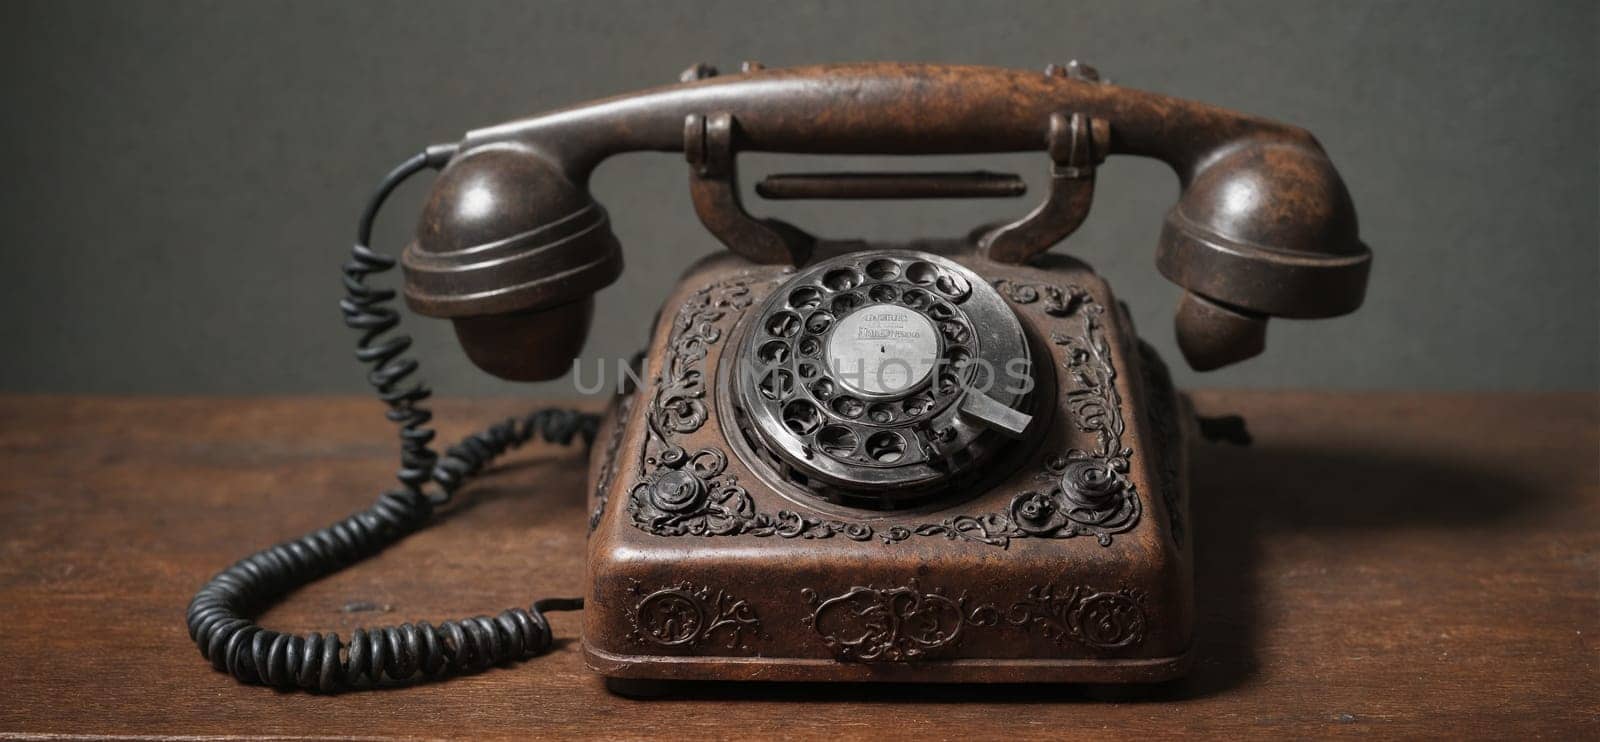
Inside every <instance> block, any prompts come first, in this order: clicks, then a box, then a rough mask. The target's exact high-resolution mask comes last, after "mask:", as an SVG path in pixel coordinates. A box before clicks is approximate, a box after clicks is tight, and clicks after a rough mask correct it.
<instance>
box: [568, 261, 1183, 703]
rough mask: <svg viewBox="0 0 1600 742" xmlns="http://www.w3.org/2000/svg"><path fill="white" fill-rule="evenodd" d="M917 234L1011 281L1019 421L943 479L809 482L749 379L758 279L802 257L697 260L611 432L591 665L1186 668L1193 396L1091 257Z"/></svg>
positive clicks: (959, 674)
mask: <svg viewBox="0 0 1600 742" xmlns="http://www.w3.org/2000/svg"><path fill="white" fill-rule="evenodd" d="M850 247H853V248H854V250H855V251H857V252H859V251H861V250H862V246H860V245H853V246H850ZM869 249H870V246H869ZM911 249H913V250H916V251H918V252H917V253H916V255H927V254H939V255H941V256H949V258H950V259H951V260H953V261H956V262H958V263H959V264H960V265H961V266H963V267H964V268H965V269H967V270H970V271H971V272H972V274H973V279H972V285H973V286H974V287H975V288H974V294H976V293H977V291H978V289H977V288H976V287H978V286H980V285H987V286H992V287H995V289H994V290H995V292H996V293H997V296H996V297H995V298H996V299H997V300H1003V301H1005V302H1006V306H1007V307H1008V309H1007V311H1008V312H1011V313H1014V315H1015V316H1016V318H1017V320H1018V321H1019V322H1020V325H1021V328H1020V329H1021V335H1022V336H1023V337H1024V338H1025V342H1026V344H1027V346H1028V351H1027V353H1028V355H1029V357H1030V358H1032V359H1035V361H1036V362H1035V363H1034V364H1033V366H1032V368H1033V369H1034V376H1035V378H1036V379H1037V388H1036V389H1035V391H1034V392H1033V394H1034V397H1033V399H1034V402H1033V403H1032V405H1031V406H1029V407H1027V408H1026V409H1027V410H1028V411H1029V412H1028V414H1030V415H1031V416H1032V421H1031V423H1029V425H1028V428H1027V431H1026V434H1025V435H1023V436H1022V437H1020V438H1018V439H1014V440H1011V441H1009V442H1007V443H1006V445H1004V446H1002V447H999V448H998V449H997V450H995V451H994V452H993V455H992V456H991V457H990V458H989V459H987V460H985V461H984V462H983V463H982V464H981V465H979V466H975V467H972V468H970V469H969V472H970V474H969V475H968V476H969V477H970V478H968V479H963V480H962V481H961V483H960V484H959V485H955V486H952V487H949V488H947V489H946V490H945V491H944V493H943V494H942V495H940V496H938V497H936V498H934V499H932V500H922V501H913V502H910V503H909V504H905V503H902V502H895V503H893V506H892V507H887V508H878V509H873V508H866V507H852V506H846V505H844V504H839V503H834V502H830V501H828V500H827V499H826V498H824V497H820V496H818V495H817V494H816V493H814V492H812V491H807V490H805V489H803V488H802V486H801V485H800V484H799V483H797V482H795V481H793V480H791V479H786V478H785V477H784V476H781V475H780V473H779V470H778V469H777V468H776V467H774V466H773V465H772V464H771V463H770V462H771V461H772V459H771V458H767V457H764V456H763V455H762V453H761V451H760V446H761V445H762V443H761V441H760V440H759V439H758V438H757V437H756V436H755V435H753V434H752V433H751V427H752V426H751V425H750V424H748V423H746V422H745V421H744V419H743V418H741V408H740V406H739V405H740V402H741V400H740V399H739V398H736V395H735V393H734V390H735V389H737V385H736V384H735V383H734V382H733V381H732V380H733V379H735V378H736V377H735V376H734V374H735V373H736V371H737V368H738V367H737V359H738V358H739V357H740V356H739V353H740V349H741V347H747V346H746V345H745V342H746V341H747V340H748V339H749V338H751V337H755V338H756V339H757V340H760V341H761V342H769V341H768V340H767V338H768V337H769V335H760V334H756V335H752V333H764V332H766V333H769V334H770V332H769V330H767V329H764V328H768V327H770V324H769V322H768V318H767V317H766V316H764V315H763V314H762V310H761V307H762V302H763V301H764V300H765V299H767V298H768V297H774V296H776V297H780V298H783V297H788V296H791V295H792V294H791V292H793V291H795V289H794V288H793V285H792V281H801V280H804V274H798V277H796V276H797V274H795V273H794V272H793V271H792V270H790V271H785V270H784V269H783V268H782V267H779V266H756V265H752V264H750V263H748V262H746V261H742V260H740V259H738V258H735V257H732V256H719V257H716V258H713V259H710V260H707V261H703V262H702V263H701V264H699V265H697V266H696V267H694V268H692V269H691V270H690V273H689V275H688V276H687V277H686V278H685V280H684V281H683V282H682V284H681V286H680V288H679V289H678V290H677V291H676V292H675V293H674V295H673V296H672V297H670V298H669V299H668V303H667V309H666V311H664V312H663V314H662V317H661V319H660V321H659V323H658V325H657V328H656V331H655V338H654V341H653V342H652V344H651V349H650V353H649V354H648V356H647V358H646V360H645V366H644V373H643V374H642V384H641V385H640V386H639V388H638V389H637V390H634V391H633V392H632V393H631V394H630V395H628V396H625V397H621V398H619V399H618V401H617V403H616V404H615V405H614V406H613V409H612V411H611V413H610V414H609V415H608V416H607V420H606V422H605V423H603V425H602V427H601V429H600V431H599V435H598V437H597V438H596V441H597V445H596V446H595V449H594V454H593V459H592V461H591V468H590V475H591V478H590V482H591V483H592V487H591V499H590V508H591V513H592V516H593V517H592V521H591V522H592V524H593V528H594V530H593V531H592V533H591V534H590V537H589V555H588V570H589V575H588V576H589V579H588V584H589V588H588V593H587V595H586V599H585V610H584V631H583V648H584V656H585V658H586V660H587V662H588V665H589V666H590V667H591V668H592V669H594V670H595V671H596V672H598V673H600V674H601V675H605V676H608V677H614V678H628V679H638V680H650V679H654V680H739V681H745V680H789V681H845V682H860V681H885V682H940V683H999V682H1052V683H1153V682H1160V681H1163V680H1169V679H1172V678H1174V677H1177V676H1178V675H1180V674H1182V673H1183V671H1184V669H1185V667H1186V666H1187V658H1188V657H1187V656H1188V652H1189V649H1190V647H1191V644H1192V635H1191V634H1192V625H1193V590H1194V585H1193V557H1192V551H1191V548H1192V547H1191V544H1190V541H1191V539H1190V536H1189V533H1188V530H1187V529H1186V528H1185V524H1186V523H1187V519H1188V508H1189V502H1188V499H1189V498H1188V487H1187V476H1186V473H1187V449H1186V441H1187V440H1189V439H1190V438H1191V436H1192V433H1193V428H1194V422H1193V413H1192V411H1191V410H1190V409H1189V405H1188V403H1187V400H1186V399H1184V398H1183V397H1182V396H1181V395H1179V394H1177V393H1176V392H1175V391H1174V390H1173V389H1172V386H1171V383H1170V381H1169V379H1168V376H1167V373H1166V369H1165V366H1163V365H1162V364H1161V361H1160V359H1159V358H1157V357H1156V355H1155V354H1154V352H1152V351H1150V350H1149V348H1148V347H1147V346H1144V345H1143V344H1142V343H1141V342H1140V341H1139V339H1138V337H1137V335H1135V334H1134V333H1133V330H1132V327H1131V324H1130V321H1129V319H1128V317H1127V315H1126V313H1125V312H1124V311H1123V310H1122V308H1121V305H1120V304H1119V303H1118V302H1117V301H1116V299H1115V298H1114V297H1113V296H1112V294H1111V291H1110V288H1109V287H1108V286H1107V285H1106V283H1105V281H1104V280H1103V279H1101V278H1100V277H1099V276H1097V275H1095V274H1094V272H1093V271H1092V270H1090V269H1089V268H1088V266H1086V265H1084V264H1083V263H1081V262H1079V261H1077V260H1074V259H1072V258H1068V257H1064V256H1050V255H1047V256H1043V257H1042V258H1041V259H1039V260H1038V261H1037V262H1035V263H1034V264H1032V265H1026V266H1019V265H1008V264H998V263H993V262H990V261H987V260H985V259H984V258H982V257H981V256H979V255H976V254H974V253H973V252H971V250H970V246H969V245H964V244H960V243H956V244H948V243H947V244H933V243H918V244H916V245H914V246H911ZM826 254H827V253H826V252H824V255H826ZM867 254H869V256H875V255H880V254H885V253H867ZM873 259H876V258H873ZM909 259H911V260H916V259H919V258H917V257H915V256H913V257H912V258H909ZM920 259H922V260H925V261H928V262H932V261H931V260H928V258H920ZM980 281H981V282H982V284H980V283H979V282H980ZM786 282H791V283H788V284H786ZM786 286H787V288H786ZM985 290H987V289H985ZM969 303H971V301H970V300H969ZM985 337H986V339H987V338H988V337H994V336H993V335H990V336H985Z"/></svg>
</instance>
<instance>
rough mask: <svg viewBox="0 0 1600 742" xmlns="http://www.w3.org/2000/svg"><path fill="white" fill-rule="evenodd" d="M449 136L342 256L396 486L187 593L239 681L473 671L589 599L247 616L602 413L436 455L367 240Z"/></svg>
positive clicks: (441, 153)
mask: <svg viewBox="0 0 1600 742" xmlns="http://www.w3.org/2000/svg"><path fill="white" fill-rule="evenodd" d="M453 153H454V148H453V147H448V146H440V147H430V148H428V149H427V150H426V151H424V152H422V153H419V154H417V155H416V156H414V157H412V158H410V159H408V160H406V161H405V162H404V163H402V164H401V165H400V166H398V167H396V168H395V169H394V170H393V171H391V172H390V173H389V174H388V175H387V176H386V177H384V179H383V181H382V182H381V183H380V184H379V185H378V189H377V191H376V192H375V193H374V194H373V196H372V198H371V200H370V201H368V203H367V207H366V210H365V211H364V212H363V213H362V216H361V222H360V226H359V228H358V230H357V239H356V244H355V247H354V249H353V250H352V251H351V259H350V261H349V262H347V263H345V265H344V287H345V297H344V300H343V301H341V302H339V307H340V309H341V310H343V312H344V322H345V324H346V325H348V326H349V327H351V328H353V329H356V330H359V331H360V332H361V337H360V340H359V341H357V343H356V358H358V359H359V360H360V361H361V362H362V363H365V364H367V365H368V366H369V367H370V370H369V371H368V372H367V381H368V382H369V383H371V384H372V387H373V388H374V389H375V390H377V392H378V397H379V398H380V399H382V400H383V401H384V403H385V404H387V405H388V407H389V409H388V412H387V413H386V416H387V417H388V419H389V420H390V421H391V422H393V423H395V424H397V425H399V426H400V470H399V472H398V473H397V474H396V478H397V479H399V481H400V485H401V487H400V488H399V489H395V490H389V491H386V492H384V493H383V494H382V495H381V496H379V497H378V501H377V502H376V503H374V504H373V505H372V506H371V507H369V508H366V509H365V510H361V511H359V512H356V513H354V514H352V515H350V516H349V517H347V518H345V519H343V520H340V521H339V522H337V523H334V524H333V525H330V526H328V527H326V528H323V529H320V530H317V531H313V532H311V533H308V534H306V535H304V536H301V537H300V538H297V539H294V540H291V541H285V542H283V543H280V544H278V545H276V546H272V547H270V548H267V549H264V550H262V551H258V552H256V553H255V554H252V555H250V556H248V557H245V558H244V559H241V560H239V561H238V562H237V563H235V564H234V565H233V566H231V567H229V568H227V569H225V570H223V571H222V572H221V573H219V574H218V575H217V576H215V577H213V578H211V581H209V582H207V583H206V584H205V586H204V587H202V588H200V591H199V592H198V593H196V594H195V596H194V599H193V600H192V601H190V602H189V611H188V625H189V636H190V638H192V639H194V641H195V644H196V645H198V646H199V647H200V653H201V654H202V655H203V656H205V658H206V659H208V660H210V661H211V664H212V666H213V667H215V668H216V669H218V670H221V671H225V672H227V673H228V674H230V675H232V676H233V677H234V678H236V679H238V680H239V681H240V682H244V683H258V684H262V685H271V686H275V687H278V688H285V689H288V688H304V689H306V690H314V691H321V692H334V691H340V690H347V689H352V688H363V687H373V686H378V685H392V684H399V683H412V682H421V681H424V680H433V679H437V678H442V677H445V676H448V675H456V674H464V673H471V672H479V671H482V670H484V669H487V668H489V667H492V666H495V665H499V664H503V663H506V662H510V661H516V660H524V659H527V658H530V657H533V656H535V655H539V654H542V653H544V652H545V651H547V650H548V649H549V648H550V644H551V636H550V623H549V622H548V621H547V620H546V619H545V615H544V614H545V612H546V611H571V610H579V609H581V608H583V599H582V598H550V599H545V600H539V601H536V602H535V603H534V604H533V606H532V607H531V609H523V608H511V609H508V610H505V611H502V612H501V613H500V614H499V615H497V616H494V617H489V616H475V617H472V618H465V619H461V620H456V621H445V622H443V623H441V624H439V625H438V626H437V627H435V626H433V625H431V624H428V623H426V622H418V623H415V624H410V623H407V624H401V625H399V626H382V627H377V628H362V629H356V630H355V632H354V633H353V634H352V635H351V637H350V641H349V643H348V644H346V643H344V642H343V641H342V640H341V639H340V637H339V635H338V634H333V633H330V634H321V633H316V632H313V633H310V634H306V635H298V634H286V633H282V632H277V631H273V630H271V629H266V628H263V627H261V626H260V625H258V624H256V623H255V621H253V620H252V619H251V618H249V616H251V615H254V614H255V613H257V612H259V611H261V610H262V609H264V608H265V607H266V606H267V605H268V604H270V603H272V602H274V601H275V600H277V599H279V598H282V597H283V596H284V595H285V594H287V593H288V592H290V591H291V590H294V589H295V588H298V587H301V586H303V585H307V584H309V583H311V582H313V581H315V580H317V579H319V578H322V577H324V576H326V575H328V574H331V573H333V572H336V571H338V570H340V569H343V568H345V567H348V566H350V565H351V564H354V563H355V562H358V561H360V560H362V559H365V558H367V557H369V556H372V555H373V554H376V553H378V552H379V551H381V550H383V549H384V548H385V547H387V546H389V545H391V544H393V543H395V542H397V541H399V540H400V539H402V538H404V537H406V536H407V535H410V534H411V533H413V532H415V531H417V530H418V529H420V528H421V527H422V526H423V525H424V524H426V523H427V522H428V519H429V518H430V517H431V515H432V514H433V510H434V508H435V507H437V506H439V505H443V504H445V503H447V502H449V501H450V499H451V498H452V497H453V496H454V495H455V493H456V491H457V490H459V489H460V488H461V487H462V486H463V485H464V484H466V483H467V482H468V481H470V480H471V479H472V478H473V476H475V475H476V474H478V473H479V472H480V471H482V470H483V469H484V467H486V466H488V465H489V464H490V463H491V462H493V461H494V460H495V459H496V458H497V457H499V456H500V455H501V454H503V453H505V452H507V451H509V450H512V449H515V448H517V447H519V446H521V445H522V444H524V443H527V442H528V441H530V440H532V439H533V438H534V437H536V436H537V437H542V438H544V439H545V440H546V441H550V442H553V443H560V444H563V445H565V444H570V443H571V442H572V441H573V440H574V439H575V438H580V437H581V438H582V439H583V442H584V444H585V445H588V444H591V443H593V441H594V436H595V430H596V428H597V427H598V425H599V417H598V416H596V415H592V414H588V413H582V412H577V411H573V410H562V409H542V410H537V411H535V412H533V413H531V414H528V415H526V416H524V417H521V418H511V419H507V420H505V421H503V422H500V423H498V424H496V425H494V426H492V427H490V428H489V429H488V430H485V431H482V432H479V433H475V434H473V435H470V436H467V437H466V438H465V439H464V440H462V441H461V442H460V443H458V444H456V445H455V446H452V447H450V448H449V449H448V450H446V451H445V453H444V455H443V456H440V455H439V454H438V452H436V451H434V450H433V448H432V447H431V446H430V444H431V443H432V441H433V438H434V431H433V430H432V429H431V428H429V427H428V423H429V422H430V421H431V420H432V419H433V413H432V412H430V411H429V410H428V408H427V407H425V406H424V405H423V403H424V401H425V400H427V399H428V397H429V396H431V395H432V393H433V392H432V391H431V390H430V389H429V388H428V387H427V386H426V385H424V384H422V383H420V382H415V381H412V382H409V383H408V382H407V379H408V378H410V377H411V376H412V374H414V373H415V372H416V370H417V367H418V365H419V364H418V362H417V361H416V359H414V358H407V357H405V356H404V355H403V354H404V353H405V352H406V350H407V349H409V348H410V347H411V338H410V336H408V335H393V334H389V331H390V330H393V329H394V328H395V326H396V325H398V324H399V323H400V314H399V312H398V311H397V310H396V309H395V308H394V307H392V306H390V303H391V302H392V301H393V300H394V299H395V292H394V290H392V289H379V288H374V287H371V286H368V285H367V278H368V277H369V276H372V275H374V274H379V273H383V272H385V271H388V270H390V269H391V268H393V267H394V264H395V260H394V258H392V257H389V256H387V255H383V254H380V253H378V252H375V251H373V250H372V249H371V248H370V247H368V245H369V244H370V243H371V240H372V224H373V221H374V220H375V219H376V218H377V214H378V210H379V208H380V207H381V206H382V205H383V202H384V200H385V199H387V198H388V196H389V194H390V193H391V192H393V191H394V189H395V188H396V187H397V186H399V185H400V183H402V182H403V181H405V180H406V179H407V178H409V177H411V176H412V175H415V174H416V173H418V172H421V171H422V170H425V169H430V168H438V167H441V166H443V164H444V163H445V162H447V161H448V160H449V158H450V156H451V155H452V154H453Z"/></svg>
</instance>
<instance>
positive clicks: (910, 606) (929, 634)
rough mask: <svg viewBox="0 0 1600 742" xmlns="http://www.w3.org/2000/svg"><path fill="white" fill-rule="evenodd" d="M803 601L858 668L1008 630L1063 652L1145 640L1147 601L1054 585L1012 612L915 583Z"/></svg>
mask: <svg viewBox="0 0 1600 742" xmlns="http://www.w3.org/2000/svg"><path fill="white" fill-rule="evenodd" d="M800 594H801V597H802V598H803V599H804V600H805V601H806V603H807V604H808V605H810V606H812V612H811V615H809V616H807V617H806V618H804V619H802V620H803V622H804V623H805V625H806V626H808V627H810V628H811V630H812V631H814V632H815V633H816V634H817V636H819V637H821V639H822V641H823V643H824V644H826V645H827V646H828V648H829V649H830V650H832V651H833V653H834V654H835V655H836V656H837V657H838V658H839V659H841V660H846V661H853V662H908V661H915V660H921V659H927V658H931V657H936V656H938V655H939V654H940V653H941V650H944V649H946V648H948V647H953V646H956V645H957V644H959V643H960V642H961V640H962V638H963V637H964V636H966V635H968V634H970V633H971V632H972V631H976V630H979V629H985V628H990V627H997V626H1001V625H1002V624H1004V625H1008V626H1014V627H1018V628H1022V629H1025V630H1028V631H1032V630H1034V629H1036V628H1037V629H1038V630H1039V631H1040V632H1041V633H1043V634H1044V635H1045V636H1046V637H1049V638H1050V639H1051V640H1053V641H1055V642H1056V643H1057V644H1059V645H1062V646H1068V645H1071V644H1081V645H1084V646H1088V647H1091V648H1094V649H1097V650H1107V651H1109V650H1122V649H1127V648H1130V647H1136V646H1138V645H1139V644H1140V643H1142V642H1143V641H1144V637H1145V624H1146V619H1145V613H1144V602H1145V596H1144V593H1143V592H1142V591H1139V590H1135V589H1122V590H1115V591H1100V590H1096V589H1094V588H1092V587H1088V586H1086V585H1077V586H1074V587H1071V588H1069V589H1067V590H1065V591H1058V590H1057V589H1056V587H1055V586H1054V585H1036V586H1034V587H1032V588H1029V590H1028V594H1027V597H1025V598H1023V599H1022V600H1018V601H1016V602H1014V603H1012V604H1011V605H1010V606H1009V607H1007V608H1006V609H1004V610H1002V609H1001V608H1000V606H999V605H998V604H995V603H984V604H981V605H978V606H976V607H972V608H968V607H967V597H966V596H965V595H961V596H958V597H950V596H947V595H945V594H944V591H942V590H939V589H937V588H936V589H934V590H932V591H924V590H923V589H922V587H921V586H920V585H919V584H918V583H917V580H915V579H912V580H909V581H908V582H907V584H906V585H905V586H902V587H877V586H866V587H861V586H857V587H852V588H850V589H849V590H847V591H845V592H843V593H841V594H838V595H834V596H832V597H828V598H824V597H822V596H820V595H819V594H818V593H817V591H815V590H812V589H809V588H807V589H805V590H802V591H801V592H800Z"/></svg>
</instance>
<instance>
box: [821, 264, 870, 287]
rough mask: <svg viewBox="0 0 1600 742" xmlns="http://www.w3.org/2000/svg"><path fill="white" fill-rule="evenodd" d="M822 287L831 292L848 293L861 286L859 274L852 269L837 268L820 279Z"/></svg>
mask: <svg viewBox="0 0 1600 742" xmlns="http://www.w3.org/2000/svg"><path fill="white" fill-rule="evenodd" d="M822 285H823V286H827V287H828V289H829V290H831V291H849V290H850V289H853V288H855V287H857V286H860V285H861V274H860V273H857V272H855V270H854V269H852V268H838V269H836V270H831V271H828V273H827V275H824V276H823V277H822Z"/></svg>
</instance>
